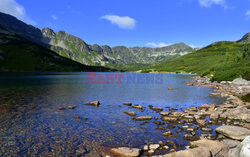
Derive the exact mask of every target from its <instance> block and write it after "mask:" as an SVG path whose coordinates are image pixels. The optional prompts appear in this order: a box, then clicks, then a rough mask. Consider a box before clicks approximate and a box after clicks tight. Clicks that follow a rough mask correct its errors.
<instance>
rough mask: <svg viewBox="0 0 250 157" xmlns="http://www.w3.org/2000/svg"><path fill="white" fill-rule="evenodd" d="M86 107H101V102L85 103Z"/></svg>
mask: <svg viewBox="0 0 250 157" xmlns="http://www.w3.org/2000/svg"><path fill="white" fill-rule="evenodd" d="M84 105H90V106H95V107H99V105H100V102H99V101H92V102H87V103H84Z"/></svg>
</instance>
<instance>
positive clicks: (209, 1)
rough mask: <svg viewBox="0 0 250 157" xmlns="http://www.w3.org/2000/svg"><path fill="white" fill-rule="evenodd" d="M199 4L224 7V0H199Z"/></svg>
mask: <svg viewBox="0 0 250 157" xmlns="http://www.w3.org/2000/svg"><path fill="white" fill-rule="evenodd" d="M199 2H200V5H201V6H203V7H210V6H212V5H213V4H216V5H221V6H223V7H224V8H226V7H227V6H226V0H199Z"/></svg>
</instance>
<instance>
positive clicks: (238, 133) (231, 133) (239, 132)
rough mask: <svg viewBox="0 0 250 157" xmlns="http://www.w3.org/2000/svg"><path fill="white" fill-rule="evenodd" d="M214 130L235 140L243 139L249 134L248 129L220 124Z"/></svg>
mask: <svg viewBox="0 0 250 157" xmlns="http://www.w3.org/2000/svg"><path fill="white" fill-rule="evenodd" d="M216 132H218V133H221V134H222V135H224V136H227V137H229V138H231V139H235V140H243V139H245V138H246V137H247V136H249V135H250V130H248V129H246V128H243V127H239V126H230V125H224V126H220V127H218V128H216Z"/></svg>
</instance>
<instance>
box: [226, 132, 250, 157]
mask: <svg viewBox="0 0 250 157" xmlns="http://www.w3.org/2000/svg"><path fill="white" fill-rule="evenodd" d="M228 156H229V157H249V156H250V136H247V137H246V138H245V139H244V140H243V141H242V142H241V143H240V144H239V145H238V146H237V147H236V148H234V149H231V150H230V151H229V154H228Z"/></svg>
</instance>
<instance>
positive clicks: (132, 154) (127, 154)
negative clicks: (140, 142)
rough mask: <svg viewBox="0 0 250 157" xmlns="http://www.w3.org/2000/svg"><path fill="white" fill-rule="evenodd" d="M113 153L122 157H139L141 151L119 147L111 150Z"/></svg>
mask: <svg viewBox="0 0 250 157" xmlns="http://www.w3.org/2000/svg"><path fill="white" fill-rule="evenodd" d="M110 151H111V152H112V153H114V154H115V155H118V156H122V157H137V156H139V155H140V152H141V150H140V149H138V148H128V147H119V148H112V149H110Z"/></svg>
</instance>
